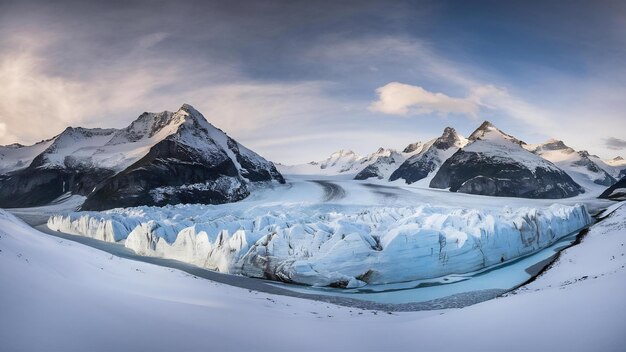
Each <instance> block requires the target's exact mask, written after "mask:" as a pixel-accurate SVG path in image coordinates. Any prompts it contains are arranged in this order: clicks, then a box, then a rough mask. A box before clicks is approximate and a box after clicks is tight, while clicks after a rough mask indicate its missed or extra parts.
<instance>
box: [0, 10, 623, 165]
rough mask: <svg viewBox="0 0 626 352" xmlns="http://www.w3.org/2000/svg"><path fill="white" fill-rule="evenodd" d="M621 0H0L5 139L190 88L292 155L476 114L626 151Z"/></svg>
mask: <svg viewBox="0 0 626 352" xmlns="http://www.w3.org/2000/svg"><path fill="white" fill-rule="evenodd" d="M625 63H626V2H624V1H576V0H573V1H549V0H548V1H545V0H544V1H200V0H194V1H132V0H131V1H116V0H113V1H66V0H59V1H54V2H51V1H48V0H33V1H30V0H20V1H7V0H0V144H9V143H14V142H19V143H23V144H32V143H34V142H37V141H39V140H42V139H45V138H50V137H52V136H54V135H56V134H58V133H60V132H61V131H63V130H64V129H65V128H66V127H67V126H73V127H76V126H83V127H116V128H120V127H125V126H126V125H128V124H129V123H130V122H131V121H133V120H134V119H136V118H137V117H138V116H139V115H140V114H141V113H142V112H144V111H163V110H170V111H176V110H177V109H178V108H179V107H180V106H181V105H182V104H183V103H189V104H191V105H193V106H194V107H195V108H196V109H198V110H199V111H200V112H202V113H203V114H204V116H205V117H206V118H207V119H208V120H209V121H210V122H211V123H213V124H214V125H215V126H217V127H219V128H221V129H222V130H224V131H225V132H226V133H228V134H229V135H230V136H231V137H233V138H235V139H236V140H238V141H239V142H241V143H242V144H244V145H246V146H247V147H249V148H251V149H253V150H255V151H256V152H258V153H259V154H261V155H263V156H265V157H266V158H268V159H270V160H272V161H275V162H281V163H287V164H292V163H302V162H308V161H311V160H321V159H324V158H325V157H327V156H328V155H329V154H330V153H332V152H333V151H336V150H339V149H352V150H354V151H355V152H357V153H359V154H368V153H371V152H374V151H375V150H376V149H377V148H378V147H381V146H382V147H389V148H396V149H403V148H404V147H405V146H406V145H407V144H409V143H412V142H415V141H426V140H429V139H431V138H434V137H436V136H438V135H440V134H441V133H442V131H443V129H444V128H445V127H446V126H451V127H454V128H456V129H457V131H458V132H460V133H461V134H463V135H465V136H467V135H469V134H470V133H471V132H472V131H473V130H474V129H475V128H476V127H478V126H479V125H480V123H481V122H482V121H483V120H489V121H491V122H492V123H494V124H495V125H496V126H497V127H499V128H500V129H502V130H503V131H505V132H507V133H509V134H513V135H515V136H516V137H518V138H519V139H522V140H524V141H526V142H528V143H539V142H543V141H545V140H547V139H549V138H557V139H561V140H563V141H564V142H565V143H566V144H567V145H569V146H571V147H573V148H575V149H577V150H588V151H589V152H591V153H592V154H596V155H599V156H600V157H603V158H613V157H615V156H617V155H623V156H624V157H626V64H625Z"/></svg>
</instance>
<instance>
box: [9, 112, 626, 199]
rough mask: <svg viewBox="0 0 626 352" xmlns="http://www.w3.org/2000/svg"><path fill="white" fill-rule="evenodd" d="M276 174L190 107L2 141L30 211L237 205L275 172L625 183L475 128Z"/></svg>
mask: <svg viewBox="0 0 626 352" xmlns="http://www.w3.org/2000/svg"><path fill="white" fill-rule="evenodd" d="M277 166H278V167H276V166H275V165H274V164H273V163H272V162H270V161H268V160H266V159H264V158H263V157H261V156H260V155H258V154H257V153H255V152H253V151H252V150H250V149H248V148H246V147H244V146H243V145H241V144H240V143H238V142H237V141H235V140H234V139H232V138H230V137H229V136H228V135H226V134H225V133H224V132H223V131H221V130H220V129H218V128H216V127H215V126H213V125H212V124H211V123H209V122H208V121H207V120H206V118H205V117H204V116H203V115H202V114H201V113H200V112H198V111H197V110H196V109H194V108H193V107H192V106H191V105H188V104H184V105H182V106H181V108H180V109H178V110H177V111H176V112H169V111H163V112H159V113H148V112H145V113H143V114H141V115H140V116H139V117H138V118H137V119H136V120H134V121H133V122H132V123H131V124H130V125H129V126H127V127H126V128H122V129H113V128H111V129H102V128H81V127H77V128H73V127H68V128H67V129H66V130H64V131H63V132H62V133H60V134H59V135H57V136H55V137H53V138H50V139H47V140H43V141H41V142H39V143H36V144H34V145H31V146H24V145H20V144H11V145H7V146H0V207H28V206H38V205H43V204H47V203H50V202H52V201H53V200H54V199H56V198H58V197H59V196H61V195H64V194H68V193H70V194H78V195H82V196H85V197H86V200H85V202H84V204H83V205H82V209H84V210H102V209H109V208H115V207H130V206H138V205H157V206H161V205H165V204H177V203H207V204H220V203H227V202H234V201H238V200H241V199H244V198H245V197H247V196H248V195H249V194H250V191H249V186H250V184H252V183H256V182H278V183H284V182H285V180H284V178H283V176H282V174H289V175H294V174H300V175H310V176H333V177H335V178H344V179H355V180H371V179H374V180H377V181H378V182H384V181H388V182H395V183H398V182H399V183H400V184H410V185H416V186H419V187H431V188H440V189H448V190H449V191H452V192H462V193H470V194H479V195H490V196H511V197H525V198H552V199H556V198H565V197H572V196H576V195H578V194H581V193H584V192H588V191H593V192H597V193H598V194H600V193H602V191H604V190H605V189H606V188H607V187H609V186H612V185H614V184H616V183H617V181H618V180H619V179H621V178H623V177H624V176H626V161H625V160H624V159H622V158H621V157H617V158H615V159H612V160H607V161H604V160H601V159H600V158H599V157H597V156H594V155H591V154H589V153H588V152H586V151H575V150H574V149H572V148H570V147H568V146H567V145H565V144H564V143H563V142H562V141H559V140H554V139H551V140H548V141H547V142H545V143H541V144H527V143H525V142H523V141H521V140H519V139H517V138H515V137H513V136H511V135H509V134H507V133H505V132H503V131H501V130H500V129H498V128H497V127H495V126H494V125H493V124H491V123H490V122H488V121H485V122H484V123H482V124H481V125H480V126H479V127H478V128H477V129H476V130H475V131H474V132H473V133H472V134H471V135H470V136H469V137H468V138H465V137H463V136H461V135H460V134H459V133H458V132H457V131H456V130H455V129H453V128H451V127H446V128H445V129H444V131H443V133H442V135H441V136H439V137H437V138H433V139H431V140H429V141H427V142H424V143H422V142H419V141H418V142H414V143H411V144H409V145H408V146H407V147H406V148H404V149H403V150H402V151H396V150H393V149H389V148H379V149H378V150H376V151H375V152H374V153H372V154H370V155H367V156H359V155H357V154H356V153H354V152H353V151H350V150H340V151H338V152H335V153H333V154H332V155H331V156H330V157H328V158H327V159H325V160H322V161H318V162H310V163H307V164H301V165H281V164H277Z"/></svg>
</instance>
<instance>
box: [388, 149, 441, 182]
mask: <svg viewBox="0 0 626 352" xmlns="http://www.w3.org/2000/svg"><path fill="white" fill-rule="evenodd" d="M440 162H441V160H439V159H438V158H436V154H435V153H433V152H426V153H424V154H423V155H414V156H413V157H411V158H409V159H407V160H406V161H405V162H404V163H402V165H400V167H399V168H398V169H396V171H394V172H393V173H392V174H391V176H389V181H395V180H398V179H404V180H405V181H406V183H408V184H411V183H413V182H416V181H419V180H421V179H423V178H424V177H426V176H428V174H430V173H431V172H433V171H435V169H436V168H437V167H439V163H440Z"/></svg>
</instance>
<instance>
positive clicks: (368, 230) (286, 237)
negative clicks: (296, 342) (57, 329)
mask: <svg viewBox="0 0 626 352" xmlns="http://www.w3.org/2000/svg"><path fill="white" fill-rule="evenodd" d="M590 221H591V219H590V217H589V215H588V213H587V211H586V209H585V207H584V206H582V205H576V206H560V205H553V206H550V207H547V208H540V209H537V208H519V209H516V210H513V209H509V208H504V209H503V210H500V211H486V210H469V209H460V208H446V207H435V206H428V205H423V206H401V207H362V206H354V207H350V206H346V207H343V208H340V209H335V210H328V208H325V207H318V206H302V205H300V204H298V205H292V206H288V205H281V206H259V207H250V208H247V207H241V208H239V209H238V210H233V211H229V212H228V213H224V211H223V210H222V209H220V208H219V207H211V206H203V205H178V206H168V207H164V208H151V207H138V208H128V209H115V210H110V211H106V212H77V213H71V214H69V215H67V216H63V215H58V216H53V217H51V218H50V219H49V221H48V227H49V228H50V229H52V230H58V231H62V232H67V233H73V234H78V235H83V236H89V237H93V238H96V239H101V240H107V241H115V242H123V243H124V244H125V246H126V247H128V248H130V249H132V250H134V251H135V252H137V253H139V254H142V255H150V256H159V257H166V258H173V259H177V260H181V261H185V262H189V263H192V264H196V265H199V266H202V267H206V268H210V269H213V270H219V271H221V272H227V273H233V274H243V275H247V276H252V277H261V278H268V279H273V280H280V281H286V282H295V283H300V284H307V285H319V286H340V287H354V286H362V285H365V284H383V283H393V282H401V281H410V280H417V279H424V278H432V277H437V276H442V275H447V274H453V273H466V272H471V271H475V270H478V269H481V268H484V267H487V266H490V265H493V264H497V263H500V262H503V261H508V260H512V259H515V258H517V257H519V256H522V255H525V254H528V253H531V252H534V251H536V250H539V249H542V248H545V247H547V246H549V245H551V244H553V243H554V242H556V241H557V240H559V239H560V238H562V237H563V236H566V235H569V234H571V233H572V232H574V231H577V230H579V229H580V228H582V227H584V226H585V225H587V224H589V223H590Z"/></svg>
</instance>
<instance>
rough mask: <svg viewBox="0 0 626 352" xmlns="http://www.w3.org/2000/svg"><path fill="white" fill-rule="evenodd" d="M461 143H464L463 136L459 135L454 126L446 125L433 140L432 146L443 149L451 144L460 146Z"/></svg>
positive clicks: (451, 145)
mask: <svg viewBox="0 0 626 352" xmlns="http://www.w3.org/2000/svg"><path fill="white" fill-rule="evenodd" d="M463 144H465V138H463V137H461V136H460V135H459V134H458V133H457V132H456V130H455V129H454V128H452V127H446V128H445V129H444V130H443V134H442V135H441V136H440V137H438V138H437V139H436V140H435V142H434V143H433V146H434V147H435V148H437V149H443V150H445V149H448V148H451V147H453V146H457V147H461V146H462V145H463Z"/></svg>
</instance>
